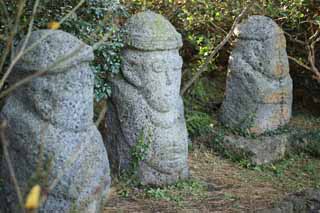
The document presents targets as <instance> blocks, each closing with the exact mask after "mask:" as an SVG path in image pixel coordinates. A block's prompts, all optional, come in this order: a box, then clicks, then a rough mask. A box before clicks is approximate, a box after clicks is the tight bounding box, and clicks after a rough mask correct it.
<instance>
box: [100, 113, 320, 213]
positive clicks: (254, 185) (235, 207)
mask: <svg viewBox="0 0 320 213" xmlns="http://www.w3.org/2000/svg"><path fill="white" fill-rule="evenodd" d="M291 125H294V126H296V125H299V126H304V127H305V128H318V127H317V126H315V123H314V122H310V119H305V117H301V116H299V115H298V116H295V117H294V118H293V119H292V121H291ZM189 166H190V173H191V180H189V181H186V182H181V183H178V184H176V185H175V186H167V187H163V188H146V187H132V186H128V185H125V184H123V183H121V182H117V181H114V182H115V183H114V184H113V186H112V188H111V193H110V197H109V200H108V202H107V205H106V207H105V211H104V212H105V213H107V212H255V210H258V209H263V208H266V207H269V206H270V205H272V203H274V202H278V201H281V200H282V199H283V198H284V197H285V196H287V195H288V194H289V193H293V192H297V191H301V190H303V189H306V188H320V159H316V158H312V157H310V156H308V155H306V154H298V155H297V154H295V155H290V156H288V157H287V158H286V159H284V160H283V161H281V162H279V163H276V164H271V165H268V166H260V167H253V166H248V165H246V164H244V163H243V162H231V161H230V160H228V159H225V158H223V157H221V156H220V155H219V154H218V153H216V152H214V151H213V150H211V149H210V148H208V146H204V145H197V146H195V147H194V148H193V149H192V150H191V151H190V153H189Z"/></svg>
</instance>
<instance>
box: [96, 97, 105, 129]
mask: <svg viewBox="0 0 320 213" xmlns="http://www.w3.org/2000/svg"><path fill="white" fill-rule="evenodd" d="M106 112H107V103H106V102H104V103H103V107H102V110H101V111H100V113H99V116H98V119H97V120H96V122H95V124H96V127H99V126H100V123H101V121H102V120H103V118H104V115H105V114H106Z"/></svg>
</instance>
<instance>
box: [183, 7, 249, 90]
mask: <svg viewBox="0 0 320 213" xmlns="http://www.w3.org/2000/svg"><path fill="white" fill-rule="evenodd" d="M251 5H252V4H250V3H249V4H247V6H245V7H244V9H243V10H242V11H241V13H240V14H239V15H238V16H237V18H236V19H235V20H234V22H233V24H232V27H231V29H230V31H229V33H228V34H227V35H226V37H225V38H224V39H223V40H222V41H221V42H220V44H218V46H216V48H215V49H214V50H213V51H212V53H211V54H210V55H209V56H208V58H207V59H206V61H205V63H204V64H203V65H202V66H201V67H200V68H199V70H198V71H197V73H196V74H195V75H194V76H193V77H192V78H191V79H190V80H189V81H188V82H187V83H186V84H185V86H184V87H183V88H182V89H181V92H180V93H181V95H184V93H185V92H186V91H187V90H188V89H189V88H190V87H191V86H192V85H193V83H194V82H195V81H196V80H197V79H198V78H199V77H200V76H201V74H202V73H204V72H205V71H206V70H207V69H208V65H209V63H210V62H211V61H212V59H213V58H214V56H215V55H216V54H217V53H218V52H219V51H220V49H221V48H222V47H223V46H224V45H225V44H226V43H227V42H228V41H229V40H230V38H231V36H232V35H233V33H234V29H235V28H236V26H237V24H238V23H239V22H240V20H241V19H242V17H243V16H244V15H245V14H246V13H247V11H248V9H249V8H250V6H251Z"/></svg>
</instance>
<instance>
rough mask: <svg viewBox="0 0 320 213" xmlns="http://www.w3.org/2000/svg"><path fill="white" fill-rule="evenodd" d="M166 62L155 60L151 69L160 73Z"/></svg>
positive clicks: (164, 68)
mask: <svg viewBox="0 0 320 213" xmlns="http://www.w3.org/2000/svg"><path fill="white" fill-rule="evenodd" d="M166 67H167V66H166V64H165V63H162V62H155V63H153V64H152V71H153V72H156V73H160V72H163V71H164V70H166V69H167V68H166Z"/></svg>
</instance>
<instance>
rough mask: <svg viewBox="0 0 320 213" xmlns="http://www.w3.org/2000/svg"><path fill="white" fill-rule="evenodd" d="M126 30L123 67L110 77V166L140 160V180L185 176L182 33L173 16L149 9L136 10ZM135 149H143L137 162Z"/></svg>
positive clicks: (127, 166) (160, 182)
mask: <svg viewBox="0 0 320 213" xmlns="http://www.w3.org/2000/svg"><path fill="white" fill-rule="evenodd" d="M125 30H126V32H127V34H126V37H125V42H126V48H125V49H124V51H123V53H122V72H121V76H117V77H115V78H114V79H113V81H112V98H111V100H110V102H111V103H110V104H109V110H108V115H107V123H106V126H107V132H106V146H107V150H108V153H109V154H110V160H111V167H112V168H113V169H114V170H116V171H128V170H130V169H132V165H133V164H134V163H138V167H137V168H134V169H136V170H137V171H136V172H137V174H138V177H139V179H140V181H141V183H142V184H151V185H163V184H169V183H173V182H175V181H177V180H179V179H184V178H187V177H188V164H187V156H188V134H187V130H186V125H185V120H184V109H183V102H182V98H181V96H180V83H181V68H182V58H181V57H180V55H179V48H180V47H181V46H182V40H181V36H180V34H179V33H177V31H176V30H175V28H174V27H173V26H172V25H171V24H170V22H169V21H167V20H166V19H165V18H164V17H162V16H161V15H158V14H155V13H153V12H150V11H147V12H143V13H139V14H137V15H135V16H133V17H132V18H131V19H130V20H129V21H128V23H127V25H126V29H125ZM139 148H140V150H139ZM142 148H145V149H143V150H141V149H142ZM133 150H135V151H136V152H139V153H140V154H141V155H144V156H139V157H138V158H139V159H140V161H139V162H133V161H136V160H137V159H135V157H133V156H132V154H137V153H133ZM136 157H137V156H136ZM141 159H142V160H141Z"/></svg>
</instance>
